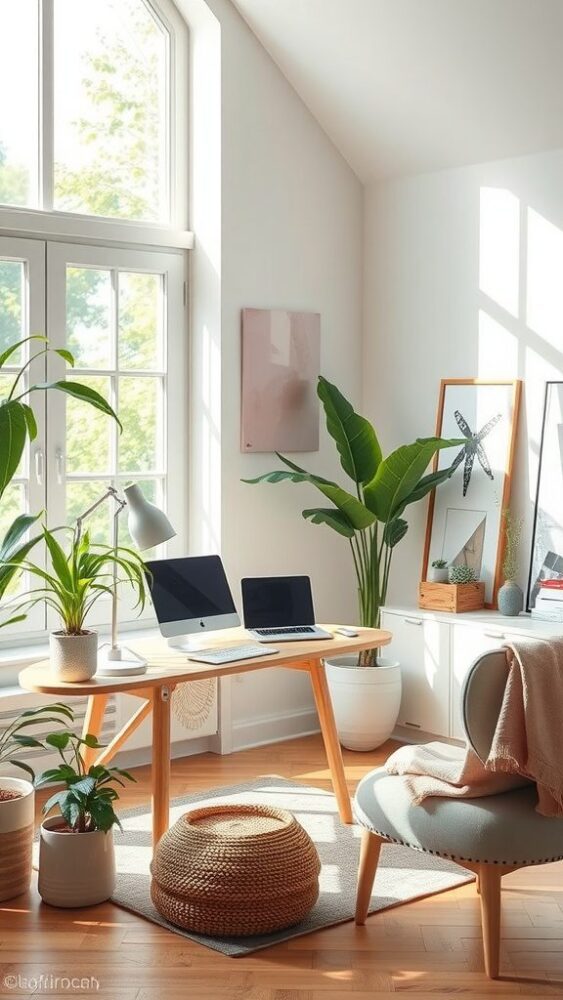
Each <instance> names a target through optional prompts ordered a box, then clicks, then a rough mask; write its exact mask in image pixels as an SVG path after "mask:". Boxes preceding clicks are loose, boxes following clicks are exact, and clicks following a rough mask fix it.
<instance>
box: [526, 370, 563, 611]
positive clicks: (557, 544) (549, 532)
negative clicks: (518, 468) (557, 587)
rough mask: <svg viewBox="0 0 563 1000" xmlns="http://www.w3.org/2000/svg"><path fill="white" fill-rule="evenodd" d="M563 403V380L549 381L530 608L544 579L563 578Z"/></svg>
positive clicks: (537, 499)
mask: <svg viewBox="0 0 563 1000" xmlns="http://www.w3.org/2000/svg"><path fill="white" fill-rule="evenodd" d="M562 404H563V382H562V381H560V380H549V381H547V382H546V384H545V396H544V404H543V415H542V426H541V438H540V453H539V462H538V480H537V485H536V496H535V503H534V526H533V531H532V542H531V549H530V569H529V574H528V587H527V591H526V610H527V611H531V610H532V608H533V607H534V605H535V603H536V597H537V595H538V589H539V583H540V581H541V580H544V579H561V578H563V516H560V514H559V511H560V510H561V503H562V498H563V458H562V448H563V439H562V437H561V433H560V427H561V406H562Z"/></svg>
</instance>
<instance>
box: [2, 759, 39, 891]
mask: <svg viewBox="0 0 563 1000" xmlns="http://www.w3.org/2000/svg"><path fill="white" fill-rule="evenodd" d="M0 789H2V790H5V791H8V792H19V793H20V794H19V798H17V799H9V800H7V801H6V802H0V902H1V901H3V900H5V899H13V898H14V896H19V895H21V893H22V892H27V890H28V889H29V885H30V882H31V854H32V850H33V826H34V815H35V810H34V800H35V793H34V790H33V785H32V784H31V783H30V782H29V781H24V780H23V779H22V778H0Z"/></svg>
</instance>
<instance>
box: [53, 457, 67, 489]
mask: <svg viewBox="0 0 563 1000" xmlns="http://www.w3.org/2000/svg"><path fill="white" fill-rule="evenodd" d="M55 462H56V464H57V483H58V485H59V486H62V484H63V481H64V471H65V459H64V455H63V451H62V448H57V450H56V452H55Z"/></svg>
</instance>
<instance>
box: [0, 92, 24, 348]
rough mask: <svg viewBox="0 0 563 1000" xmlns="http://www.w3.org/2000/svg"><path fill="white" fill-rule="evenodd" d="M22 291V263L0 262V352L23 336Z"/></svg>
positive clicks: (17, 261) (12, 261)
mask: <svg viewBox="0 0 563 1000" xmlns="http://www.w3.org/2000/svg"><path fill="white" fill-rule="evenodd" d="M0 103H1V102H0ZM0 171H1V168H0ZM23 290H24V265H23V263H22V262H21V261H19V260H0V351H3V350H5V348H6V347H9V345H10V344H13V343H15V342H16V341H17V340H21V339H22V337H24V336H25V333H24V332H23V319H24V312H23ZM20 361H21V350H20V351H18V352H17V353H16V354H12V356H11V358H10V359H9V361H8V364H9V365H18V364H19V363H20Z"/></svg>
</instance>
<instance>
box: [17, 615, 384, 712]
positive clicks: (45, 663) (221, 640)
mask: <svg viewBox="0 0 563 1000" xmlns="http://www.w3.org/2000/svg"><path fill="white" fill-rule="evenodd" d="M322 627H323V628H325V629H326V630H327V631H328V632H332V631H333V630H334V629H335V628H337V626H336V625H323V626H322ZM194 638H195V637H194ZM198 639H199V645H200V648H201V649H203V648H205V649H207V648H211V647H213V646H221V647H223V646H236V645H237V644H238V643H246V644H247V643H249V642H253V641H254V640H252V638H251V637H250V636H249V634H248V632H246V631H245V629H243V628H238V629H232V628H230V629H223V630H221V631H218V632H209V633H207V634H206V635H205V636H198ZM389 642H391V632H385V631H383V630H382V629H374V628H358V636H357V637H356V638H354V639H347V638H346V637H345V636H343V635H335V636H334V639H326V640H324V639H320V640H314V641H311V640H309V641H308V642H307V641H306V640H303V641H297V642H284V643H280V644H279V647H278V648H279V650H280V651H279V653H274V654H270V655H269V656H263V657H257V658H256V659H252V660H235V661H233V662H232V663H224V664H222V665H220V666H218V665H217V664H210V663H197V662H196V661H195V660H189V659H188V654H187V653H186V651H185V650H181V649H178V650H174V649H171V648H170V646H168V644H167V642H166V640H165V639H160V638H157V639H140V640H138V641H137V642H135V639H134V638H131V639H129V637H128V641H127V645H128V646H129V647H130V648H131V649H132V650H133V651H134V652H136V653H138V654H139V656H143V657H144V658H145V659H147V660H148V662H149V666H148V668H147V671H146V673H144V674H136V675H135V676H133V677H96V676H94V677H92V679H91V680H89V681H81V682H79V683H76V684H70V683H68V682H66V683H65V682H64V681H61V680H59V679H58V677H56V676H55V675H54V674H52V673H51V671H50V663H49V660H42V661H41V662H39V663H34V664H32V665H31V666H30V667H26V668H25V670H22V671H21V673H20V675H19V683H20V684H21V686H22V687H23V688H25V689H26V690H27V691H38V692H40V693H41V694H59V695H60V694H63V693H65V692H66V693H68V694H76V695H78V694H82V695H90V694H111V693H112V692H116V691H129V690H131V689H135V688H138V689H142V688H153V687H160V686H161V685H165V684H167V683H171V684H173V685H174V684H180V683H182V682H183V681H190V680H200V679H204V678H206V677H228V676H229V674H242V673H247V672H249V671H251V670H263V669H264V667H284V666H290V667H291V666H292V665H293V664H296V663H299V662H303V661H307V660H320V659H324V658H325V657H328V656H330V657H331V658H332V657H333V656H342V655H345V654H346V653H355V652H358V651H359V650H361V649H372V648H375V647H378V646H386V645H387V644H388V643H389ZM274 645H275V643H274Z"/></svg>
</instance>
